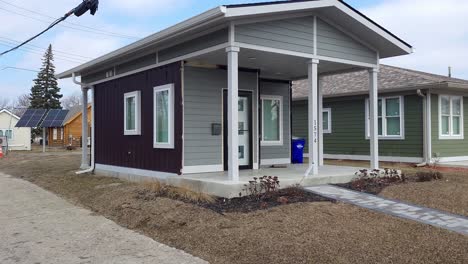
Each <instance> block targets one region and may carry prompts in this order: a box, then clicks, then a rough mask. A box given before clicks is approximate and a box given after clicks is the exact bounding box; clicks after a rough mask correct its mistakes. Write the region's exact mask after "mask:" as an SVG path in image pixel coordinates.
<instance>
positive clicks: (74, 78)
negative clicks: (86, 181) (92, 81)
mask: <svg viewBox="0 0 468 264" xmlns="http://www.w3.org/2000/svg"><path fill="white" fill-rule="evenodd" d="M72 79H73V83H75V84H77V85H80V86H81V88H82V89H87V88H85V87H88V85H87V84H85V83H82V82H79V81H77V80H76V75H75V73H72ZM89 87H90V89H91V94H92V95H93V98H92V102H91V167H90V168H89V169H85V170H81V171H77V172H75V173H76V174H77V175H80V174H85V173H90V172H94V169H95V153H94V152H95V151H94V150H95V147H94V86H89ZM84 103H85V102H83V104H84ZM84 107H86V116H87V115H88V110H87V109H88V103H87V102H86V106H84ZM82 114H83V113H82ZM82 126H84V124H82ZM87 126H88V124H87V123H86V129H88V128H87ZM82 145H83V146H82V147H83V148H85V147H86V148H87V147H88V146H87V145H88V144H86V146H85V144H82Z"/></svg>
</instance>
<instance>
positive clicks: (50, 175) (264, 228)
mask: <svg viewBox="0 0 468 264" xmlns="http://www.w3.org/2000/svg"><path fill="white" fill-rule="evenodd" d="M79 158H80V157H79V156H72V155H65V156H61V155H59V154H49V155H44V156H41V158H38V157H33V158H31V157H30V156H28V155H27V154H16V153H15V155H11V156H10V157H9V158H8V159H5V160H0V170H1V171H2V172H5V173H8V174H11V175H15V176H17V177H22V178H24V179H26V180H29V181H32V182H34V183H36V184H37V185H39V186H41V187H43V188H45V189H48V190H50V191H52V192H55V193H57V194H59V195H61V196H63V197H65V198H66V199H68V200H69V201H72V202H75V203H77V204H79V205H81V206H84V207H86V208H90V209H91V210H93V211H94V212H96V213H99V214H101V215H104V216H105V217H107V218H109V219H111V220H113V221H115V222H117V223H118V224H120V225H122V226H125V227H128V228H131V229H134V230H136V231H138V232H141V233H143V234H145V235H147V236H149V237H152V238H154V239H155V240H157V241H159V242H162V243H165V244H168V245H170V246H173V247H176V248H179V249H182V250H185V251H187V252H188V253H191V254H193V255H195V256H198V257H201V258H203V259H205V260H207V261H209V262H210V263H273V264H276V263H288V264H290V263H465V262H466V260H467V259H468V252H467V250H466V249H467V248H468V237H466V236H463V235H459V234H456V233H452V232H449V231H447V230H443V229H439V228H435V227H432V226H429V225H423V224H419V223H416V222H412V221H406V220H402V219H398V218H394V217H391V216H387V215H383V214H379V213H375V212H371V211H368V210H365V209H362V208H358V207H355V206H351V205H347V204H342V203H331V202H326V201H325V202H314V203H309V202H298V203H294V204H288V205H282V206H277V207H274V208H270V209H266V210H257V211H255V212H251V213H240V212H229V211H228V212H225V213H223V214H219V213H218V212H216V211H214V210H211V209H207V208H203V207H200V206H196V205H194V204H189V203H185V202H182V201H177V200H172V199H168V198H163V197H152V198H151V199H142V197H141V195H140V194H139V193H140V192H141V191H142V190H144V186H143V185H141V184H133V183H128V182H123V181H120V180H117V179H112V178H103V177H96V176H92V175H84V176H77V175H75V174H74V170H75V169H76V168H78V166H79V164H80V162H79ZM114 183H119V184H114ZM432 183H433V182H430V183H429V184H432ZM424 184H425V183H424ZM409 185H410V184H407V185H405V186H409ZM418 185H419V183H418ZM97 186H101V187H102V186H106V187H105V188H101V187H98V188H96V187H97ZM392 187H393V186H392ZM392 187H389V188H387V189H385V190H384V192H385V191H387V190H389V189H390V188H392ZM465 191H466V187H465ZM465 201H466V200H465Z"/></svg>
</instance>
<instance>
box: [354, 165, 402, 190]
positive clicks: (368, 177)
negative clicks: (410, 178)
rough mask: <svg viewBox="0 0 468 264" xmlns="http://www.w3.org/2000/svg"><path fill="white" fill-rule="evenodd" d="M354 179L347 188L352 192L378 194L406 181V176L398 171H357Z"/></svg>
mask: <svg viewBox="0 0 468 264" xmlns="http://www.w3.org/2000/svg"><path fill="white" fill-rule="evenodd" d="M355 175H357V178H355V179H354V180H353V181H351V183H350V184H349V186H350V187H351V189H353V190H357V191H360V192H369V193H375V194H377V193H379V192H380V191H381V190H382V189H383V188H385V187H387V186H389V185H390V184H396V183H403V182H406V181H407V178H406V176H405V175H404V174H403V173H401V171H399V170H395V169H388V168H386V169H383V170H377V169H375V170H371V171H369V170H366V169H364V170H359V171H358V172H356V174H355Z"/></svg>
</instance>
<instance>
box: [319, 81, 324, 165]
mask: <svg viewBox="0 0 468 264" xmlns="http://www.w3.org/2000/svg"><path fill="white" fill-rule="evenodd" d="M318 124H319V132H318V133H319V166H323V165H324V161H323V92H322V87H321V86H320V80H318Z"/></svg>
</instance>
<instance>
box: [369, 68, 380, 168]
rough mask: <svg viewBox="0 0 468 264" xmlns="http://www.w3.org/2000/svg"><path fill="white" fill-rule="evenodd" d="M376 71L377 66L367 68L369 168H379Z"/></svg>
mask: <svg viewBox="0 0 468 264" xmlns="http://www.w3.org/2000/svg"><path fill="white" fill-rule="evenodd" d="M378 72H379V70H378V69H377V68H372V69H370V70H369V84H370V87H369V116H370V122H369V126H370V164H371V169H378V168H379V128H378V103H379V92H378Z"/></svg>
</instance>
